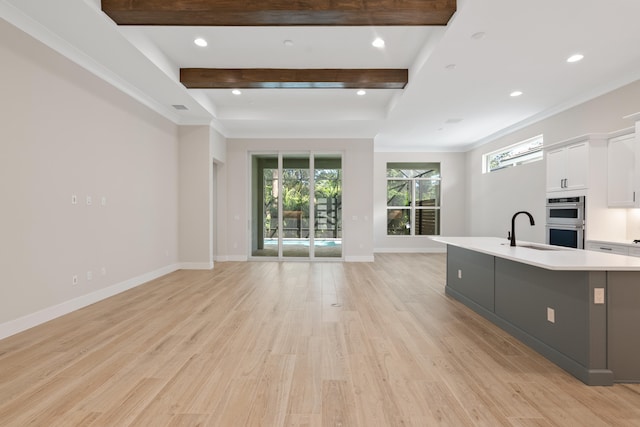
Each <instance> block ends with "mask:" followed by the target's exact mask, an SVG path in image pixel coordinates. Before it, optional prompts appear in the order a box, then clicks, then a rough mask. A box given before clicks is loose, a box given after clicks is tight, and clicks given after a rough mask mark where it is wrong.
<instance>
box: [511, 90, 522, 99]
mask: <svg viewBox="0 0 640 427" xmlns="http://www.w3.org/2000/svg"><path fill="white" fill-rule="evenodd" d="M520 95H522V92H521V91H519V90H514V91H513V92H511V93H510V94H509V96H512V97H514V98H515V97H516V96H520Z"/></svg>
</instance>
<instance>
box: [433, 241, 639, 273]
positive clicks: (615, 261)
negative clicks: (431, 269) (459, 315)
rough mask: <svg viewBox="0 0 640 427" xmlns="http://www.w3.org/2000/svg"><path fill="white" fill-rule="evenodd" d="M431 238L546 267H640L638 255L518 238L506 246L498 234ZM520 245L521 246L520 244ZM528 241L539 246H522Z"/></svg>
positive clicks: (552, 268)
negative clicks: (525, 240) (616, 253)
mask: <svg viewBox="0 0 640 427" xmlns="http://www.w3.org/2000/svg"><path fill="white" fill-rule="evenodd" d="M431 239H432V240H434V241H436V242H440V243H445V244H447V245H453V246H458V247H460V248H464V249H470V250H472V251H476V252H481V253H485V254H487V255H493V256H496V257H499V258H504V259H509V260H511V261H516V262H521V263H523V264H529V265H533V266H536V267H541V268H545V269H547V270H568V271H640V258H639V257H630V256H625V255H615V254H607V253H602V252H595V251H586V250H582V249H571V248H563V247H561V246H551V245H543V244H540V243H531V242H524V241H518V242H517V244H518V246H516V247H511V246H509V241H508V240H507V239H504V238H498V237H445V236H433V237H431ZM520 245H523V246H520ZM524 245H531V246H534V247H538V248H547V249H550V250H540V249H532V248H528V247H524Z"/></svg>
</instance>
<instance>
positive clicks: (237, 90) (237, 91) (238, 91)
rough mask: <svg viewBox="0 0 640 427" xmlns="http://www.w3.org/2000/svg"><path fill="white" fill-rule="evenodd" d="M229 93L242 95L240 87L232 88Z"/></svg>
mask: <svg viewBox="0 0 640 427" xmlns="http://www.w3.org/2000/svg"><path fill="white" fill-rule="evenodd" d="M231 93H232V94H234V95H242V92H241V91H240V89H234V90H232V91H231Z"/></svg>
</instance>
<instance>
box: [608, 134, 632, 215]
mask: <svg viewBox="0 0 640 427" xmlns="http://www.w3.org/2000/svg"><path fill="white" fill-rule="evenodd" d="M635 151H636V147H635V138H634V135H633V134H631V135H624V136H620V137H618V138H613V139H610V140H609V145H608V147H607V163H608V165H607V178H608V181H607V193H608V201H609V206H610V207H612V208H623V207H634V206H635V204H636V201H635V199H636V197H635V175H636V152H635Z"/></svg>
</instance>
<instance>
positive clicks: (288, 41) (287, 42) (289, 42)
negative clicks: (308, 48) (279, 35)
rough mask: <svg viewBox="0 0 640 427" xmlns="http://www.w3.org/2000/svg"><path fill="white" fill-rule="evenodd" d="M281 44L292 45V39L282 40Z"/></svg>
mask: <svg viewBox="0 0 640 427" xmlns="http://www.w3.org/2000/svg"><path fill="white" fill-rule="evenodd" d="M282 44H283V45H285V46H287V47H289V46H293V40H285V41H283V42H282Z"/></svg>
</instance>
